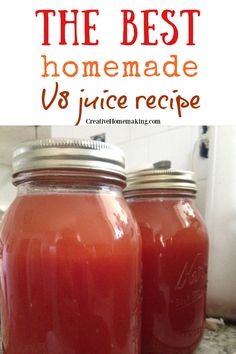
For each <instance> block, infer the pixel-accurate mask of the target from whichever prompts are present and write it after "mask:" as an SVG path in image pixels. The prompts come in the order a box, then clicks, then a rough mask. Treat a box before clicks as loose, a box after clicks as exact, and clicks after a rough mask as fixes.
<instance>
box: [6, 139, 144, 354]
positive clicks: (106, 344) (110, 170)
mask: <svg viewBox="0 0 236 354" xmlns="http://www.w3.org/2000/svg"><path fill="white" fill-rule="evenodd" d="M13 183H14V185H16V186H18V195H17V197H16V199H15V200H14V201H13V203H12V205H11V206H10V208H9V210H8V212H7V214H6V216H5V217H4V220H3V225H2V228H1V259H0V262H1V271H0V274H1V298H2V304H1V307H2V309H1V322H2V337H3V353H4V354H81V353H83V354H95V353H96V354H139V353H140V349H139V334H140V333H139V329H140V313H139V306H140V289H139V288H140V268H141V248H140V236H139V231H138V227H137V224H136V222H135V220H134V218H133V216H132V214H131V212H130V210H129V208H128V206H127V203H126V201H125V199H124V197H123V195H122V190H123V188H124V187H125V185H126V178H125V174H124V155H123V153H122V151H121V150H120V149H118V148H116V147H114V146H112V145H109V144H105V143H101V142H96V141H86V140H74V139H46V140H39V141H33V142H28V143H25V144H22V145H20V146H19V147H18V148H17V149H16V151H15V153H14V159H13Z"/></svg>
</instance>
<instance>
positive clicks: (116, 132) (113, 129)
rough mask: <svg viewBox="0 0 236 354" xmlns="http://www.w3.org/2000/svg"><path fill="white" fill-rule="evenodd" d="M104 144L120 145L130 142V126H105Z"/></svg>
mask: <svg viewBox="0 0 236 354" xmlns="http://www.w3.org/2000/svg"><path fill="white" fill-rule="evenodd" d="M104 128H105V133H106V142H108V143H111V144H120V143H124V142H130V126H124V125H121V126H105V127H104Z"/></svg>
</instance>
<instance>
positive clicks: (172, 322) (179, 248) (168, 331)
mask: <svg viewBox="0 0 236 354" xmlns="http://www.w3.org/2000/svg"><path fill="white" fill-rule="evenodd" d="M196 191H197V189H196V182H195V179H194V174H193V173H192V172H186V171H173V170H161V169H155V168H151V169H147V170H142V171H137V172H134V173H131V174H130V175H129V177H128V187H127V189H126V192H125V196H126V198H127V201H128V203H129V206H130V208H131V210H132V212H133V214H134V216H135V217H136V219H137V221H138V224H139V227H140V231H141V235H142V258H143V306H142V354H190V353H192V352H193V351H194V350H195V349H196V347H197V346H198V344H199V342H200V340H201V337H202V334H203V331H204V319H205V306H206V282H207V264H208V237H207V231H206V228H205V226H204V222H203V220H202V218H201V216H200V214H199V212H198V210H197V208H196V206H195V196H196Z"/></svg>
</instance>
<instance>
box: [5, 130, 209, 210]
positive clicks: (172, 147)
mask: <svg viewBox="0 0 236 354" xmlns="http://www.w3.org/2000/svg"><path fill="white" fill-rule="evenodd" d="M1 129H2V130H1V131H0V137H1V139H0V164H3V163H4V164H8V165H10V164H11V157H10V155H11V150H12V148H13V146H14V145H15V144H17V143H19V142H20V141H23V140H26V139H33V138H34V127H12V128H11V127H8V128H7V127H2V128H1ZM38 132H39V137H45V136H49V135H50V134H51V135H52V137H69V138H71V137H76V138H87V139H88V138H91V137H92V136H94V135H97V134H101V133H105V136H106V142H109V143H112V144H116V145H118V146H120V147H121V148H122V149H123V150H124V152H125V155H126V169H127V171H130V170H133V169H139V168H145V167H149V166H151V165H152V164H153V163H154V162H157V161H160V160H171V162H172V167H173V168H174V169H183V170H185V169H187V170H195V171H196V172H197V176H198V186H199V192H198V198H197V203H198V207H199V209H200V210H201V212H202V214H203V215H205V196H206V180H207V163H208V160H206V159H202V158H200V156H199V137H200V127H199V126H196V127H194V126H191V127H188V126H187V127H185V126H178V127H176V126H155V127H154V126H146V127H145V126H119V127H116V126H79V127H70V126H58V127H52V128H51V129H50V127H40V128H39V130H38ZM1 134H2V135H1ZM5 151H7V152H8V153H5ZM2 166H3V165H2ZM2 171H3V168H2ZM8 173H9V180H8V182H7V183H5V184H4V186H3V183H2V179H3V173H2V176H1V174H0V184H1V183H2V184H1V200H0V208H4V209H5V208H6V205H7V204H9V202H10V201H11V200H12V199H13V198H14V195H15V189H14V188H13V187H12V186H11V181H10V174H11V173H10V172H8Z"/></svg>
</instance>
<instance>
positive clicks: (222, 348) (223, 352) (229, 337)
mask: <svg viewBox="0 0 236 354" xmlns="http://www.w3.org/2000/svg"><path fill="white" fill-rule="evenodd" d="M195 354H236V325H234V326H233V325H225V326H221V327H220V328H219V330H218V331H217V332H212V331H209V330H207V329H206V331H205V335H204V338H203V340H202V342H201V344H200V347H199V348H198V350H197V351H196V352H195Z"/></svg>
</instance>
